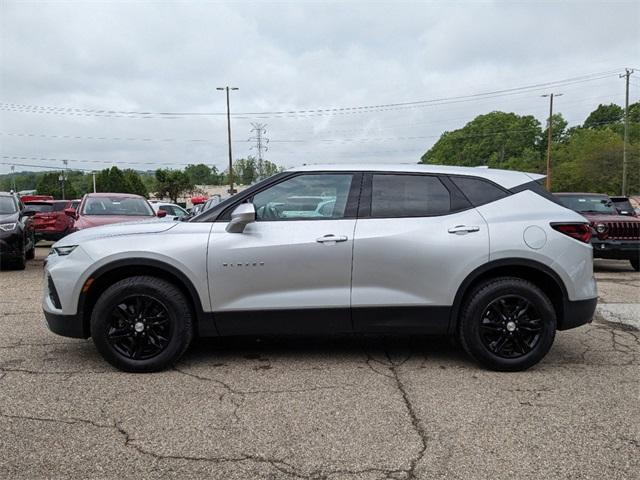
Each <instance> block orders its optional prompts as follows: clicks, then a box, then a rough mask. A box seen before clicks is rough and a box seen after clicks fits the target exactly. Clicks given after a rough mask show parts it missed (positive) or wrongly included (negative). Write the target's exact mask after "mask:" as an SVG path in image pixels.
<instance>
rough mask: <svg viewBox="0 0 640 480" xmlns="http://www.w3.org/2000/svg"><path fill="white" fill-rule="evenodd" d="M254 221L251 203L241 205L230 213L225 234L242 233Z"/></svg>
mask: <svg viewBox="0 0 640 480" xmlns="http://www.w3.org/2000/svg"><path fill="white" fill-rule="evenodd" d="M255 221H256V208H255V207H254V206H253V203H241V204H240V205H238V206H237V207H236V208H235V210H234V211H233V212H231V221H230V222H229V223H228V224H227V228H226V230H227V232H229V233H242V232H244V228H245V227H246V226H247V225H248V224H249V223H252V222H255Z"/></svg>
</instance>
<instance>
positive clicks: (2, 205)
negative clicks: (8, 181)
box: [0, 197, 17, 215]
mask: <svg viewBox="0 0 640 480" xmlns="http://www.w3.org/2000/svg"><path fill="white" fill-rule="evenodd" d="M16 211H17V209H16V202H15V201H14V200H13V198H12V197H0V214H1V215H7V214H10V213H16Z"/></svg>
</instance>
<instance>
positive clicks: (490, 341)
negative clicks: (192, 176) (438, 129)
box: [43, 164, 597, 372]
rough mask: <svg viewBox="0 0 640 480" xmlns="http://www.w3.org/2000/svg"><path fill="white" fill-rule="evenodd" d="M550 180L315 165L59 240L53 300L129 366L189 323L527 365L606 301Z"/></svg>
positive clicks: (66, 317) (584, 227)
mask: <svg viewBox="0 0 640 480" xmlns="http://www.w3.org/2000/svg"><path fill="white" fill-rule="evenodd" d="M539 178H540V176H539V175H534V174H527V173H522V172H515V171H505V170H492V169H477V168H463V167H447V166H440V165H438V166H434V165H410V164H407V165H374V164H367V165H358V166H353V165H333V166H317V165H314V166H307V167H300V168H297V169H293V170H290V171H287V172H283V173H280V174H277V175H275V176H273V177H270V178H269V179H267V180H264V181H262V182H259V183H257V184H254V185H252V186H251V187H249V188H247V189H246V190H244V191H242V192H240V193H238V194H237V195H235V196H233V197H231V198H229V199H228V200H226V201H224V202H222V203H220V204H219V205H217V206H215V207H213V208H211V209H209V210H206V211H205V212H203V213H201V214H200V215H199V216H198V217H196V218H194V219H192V220H191V221H189V222H171V223H167V222H146V223H136V224H122V225H109V226H105V227H101V228H99V229H96V230H97V231H95V232H91V231H87V232H82V231H81V232H77V233H74V234H72V235H69V236H68V237H65V238H64V239H62V240H61V241H59V242H58V243H56V244H55V245H54V246H53V248H52V253H51V255H50V256H49V257H48V260H47V264H46V266H45V282H44V295H43V310H44V315H45V318H46V320H47V322H48V325H49V328H50V329H51V330H52V331H53V332H55V333H58V334H60V335H65V336H70V337H80V338H87V337H89V336H90V337H92V339H93V342H94V344H95V346H96V348H97V349H98V351H99V352H100V353H101V354H102V355H103V357H104V358H105V359H106V360H107V361H109V362H111V363H112V364H113V365H115V366H116V367H118V368H120V369H123V370H126V371H134V372H145V371H156V370H160V369H163V368H167V367H170V366H171V365H173V364H174V363H175V362H176V361H177V360H178V359H179V358H180V356H181V355H182V354H183V353H184V352H185V351H186V349H187V348H188V346H189V344H190V343H191V341H192V339H193V337H194V336H197V335H200V336H210V335H214V336H233V335H267V334H276V335H296V334H302V335H325V334H354V333H356V334H362V333H377V334H405V335H415V334H433V335H451V336H455V337H457V338H458V339H459V340H460V343H461V344H462V346H463V347H464V349H465V350H466V351H467V352H468V353H469V355H470V356H471V357H472V358H474V359H475V360H477V361H478V362H479V363H481V364H482V365H484V366H486V367H488V368H491V369H495V370H507V371H513V370H524V369H526V368H529V367H531V366H532V365H534V364H536V363H537V362H539V361H540V360H541V359H542V358H543V357H544V356H545V355H546V353H547V352H548V351H549V349H550V348H551V345H552V343H553V340H554V337H555V335H556V331H557V330H566V329H569V328H574V327H577V326H579V325H582V324H585V323H588V322H590V321H591V319H592V317H593V313H594V310H595V308H596V303H597V291H596V282H595V279H594V277H593V260H592V251H593V249H592V247H591V245H590V244H589V240H590V237H591V229H590V227H589V225H588V223H587V221H586V220H585V218H584V217H582V216H581V215H579V214H577V213H575V212H573V211H571V210H569V209H567V208H564V207H562V206H561V205H559V204H558V203H557V200H556V199H555V198H554V197H553V196H552V195H551V194H549V193H548V192H547V191H546V190H544V187H541V186H540V185H539V184H538V183H537V182H536V180H538V179H539Z"/></svg>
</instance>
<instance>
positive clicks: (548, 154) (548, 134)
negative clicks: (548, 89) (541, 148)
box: [540, 93, 563, 191]
mask: <svg viewBox="0 0 640 480" xmlns="http://www.w3.org/2000/svg"><path fill="white" fill-rule="evenodd" d="M562 95H563V94H562V93H547V94H545V95H540V96H541V97H549V122H548V124H547V178H546V179H545V185H546V187H547V190H549V191H550V190H551V132H552V125H551V121H552V120H553V97H554V96H556V97H561V96H562Z"/></svg>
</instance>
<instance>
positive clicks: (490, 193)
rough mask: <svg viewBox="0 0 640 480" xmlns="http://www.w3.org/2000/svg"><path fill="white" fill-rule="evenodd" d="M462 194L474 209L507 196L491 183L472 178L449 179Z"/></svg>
mask: <svg viewBox="0 0 640 480" xmlns="http://www.w3.org/2000/svg"><path fill="white" fill-rule="evenodd" d="M451 180H452V181H453V183H455V184H456V185H457V186H458V188H459V189H460V190H462V193H464V194H465V195H466V197H467V198H468V199H469V201H470V202H471V203H472V204H473V206H474V207H477V206H480V205H484V204H485V203H490V202H495V201H496V200H500V199H501V198H504V197H506V196H507V195H508V193H507V192H505V191H504V190H502V189H501V188H499V187H497V186H496V185H494V184H493V183H490V182H487V181H485V180H482V179H480V178H473V177H451Z"/></svg>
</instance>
